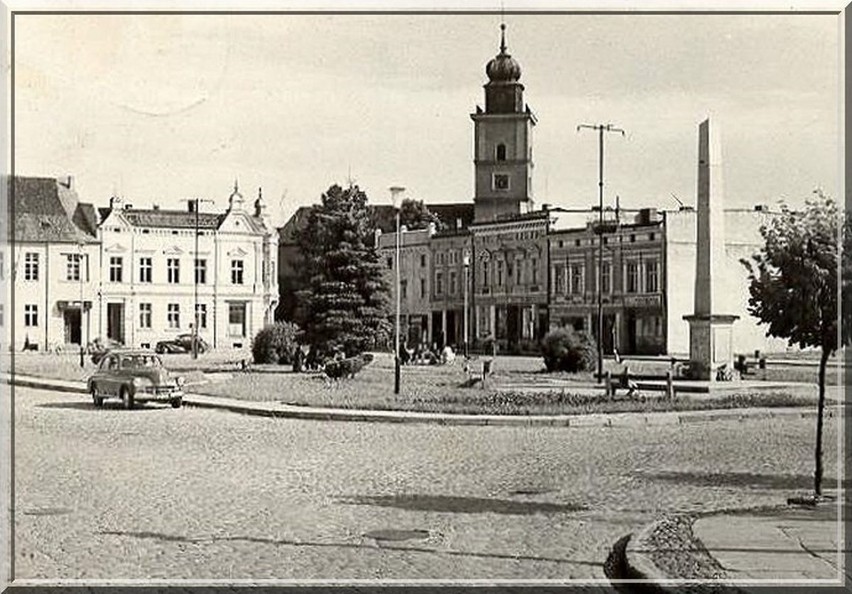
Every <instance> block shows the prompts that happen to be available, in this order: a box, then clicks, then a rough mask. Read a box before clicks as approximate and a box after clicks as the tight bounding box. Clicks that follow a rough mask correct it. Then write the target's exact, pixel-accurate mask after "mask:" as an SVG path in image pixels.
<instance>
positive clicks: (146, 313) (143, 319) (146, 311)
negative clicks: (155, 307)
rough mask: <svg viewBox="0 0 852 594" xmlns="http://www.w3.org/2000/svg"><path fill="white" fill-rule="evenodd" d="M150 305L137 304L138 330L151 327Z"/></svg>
mask: <svg viewBox="0 0 852 594" xmlns="http://www.w3.org/2000/svg"><path fill="white" fill-rule="evenodd" d="M151 313H152V309H151V304H150V303H140V304H139V327H140V328H150V327H151Z"/></svg>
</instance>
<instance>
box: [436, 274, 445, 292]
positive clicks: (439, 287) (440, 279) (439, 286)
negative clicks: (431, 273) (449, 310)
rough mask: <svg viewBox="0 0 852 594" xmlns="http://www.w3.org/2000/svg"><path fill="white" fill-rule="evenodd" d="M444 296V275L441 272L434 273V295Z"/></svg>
mask: <svg viewBox="0 0 852 594" xmlns="http://www.w3.org/2000/svg"><path fill="white" fill-rule="evenodd" d="M443 294H444V275H443V273H441V272H436V273H435V295H443Z"/></svg>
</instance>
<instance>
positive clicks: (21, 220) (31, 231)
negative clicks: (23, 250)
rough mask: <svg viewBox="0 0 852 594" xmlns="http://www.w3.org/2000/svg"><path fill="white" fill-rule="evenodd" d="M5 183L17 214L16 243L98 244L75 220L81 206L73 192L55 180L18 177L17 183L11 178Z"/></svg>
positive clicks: (92, 235)
mask: <svg viewBox="0 0 852 594" xmlns="http://www.w3.org/2000/svg"><path fill="white" fill-rule="evenodd" d="M6 183H7V184H8V187H9V190H10V196H11V197H12V203H13V208H14V213H15V218H14V222H13V226H14V237H15V241H20V242H51V243H97V239H96V237H95V236H94V234H93V233H89V232H87V231H86V230H85V228H81V227H78V226H77V225H76V224H75V222H74V220H73V216H74V213H75V211H76V209H77V207H78V205H79V201H78V198H77V193H76V192H75V191H74V190H73V189H71V188H69V187H67V186H65V185H63V184H61V183H60V182H59V181H58V180H56V179H55V178H52V177H22V176H15V177H14V183H13V181H12V178H8V179H7V182H6ZM89 206H91V205H89Z"/></svg>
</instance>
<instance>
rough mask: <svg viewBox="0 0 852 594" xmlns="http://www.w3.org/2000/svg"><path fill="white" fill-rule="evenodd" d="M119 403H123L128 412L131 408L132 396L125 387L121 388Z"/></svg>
mask: <svg viewBox="0 0 852 594" xmlns="http://www.w3.org/2000/svg"><path fill="white" fill-rule="evenodd" d="M121 402H123V403H124V408H126V409H128V410H130V409H131V408H133V394H131V393H130V390H128V389H127V388H126V387H123V388H121Z"/></svg>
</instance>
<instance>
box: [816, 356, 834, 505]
mask: <svg viewBox="0 0 852 594" xmlns="http://www.w3.org/2000/svg"><path fill="white" fill-rule="evenodd" d="M830 354H831V351H829V349H827V348H825V347H823V349H822V355H821V356H820V358H819V404H818V410H817V434H816V452H815V456H816V471H815V472H814V494H815V495H816V497H817V498H819V497H821V496H822V415H823V410H825V367H826V365H827V364H828V357H829V355H830Z"/></svg>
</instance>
